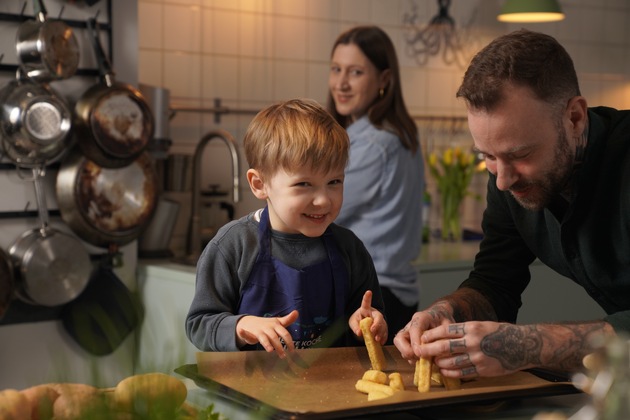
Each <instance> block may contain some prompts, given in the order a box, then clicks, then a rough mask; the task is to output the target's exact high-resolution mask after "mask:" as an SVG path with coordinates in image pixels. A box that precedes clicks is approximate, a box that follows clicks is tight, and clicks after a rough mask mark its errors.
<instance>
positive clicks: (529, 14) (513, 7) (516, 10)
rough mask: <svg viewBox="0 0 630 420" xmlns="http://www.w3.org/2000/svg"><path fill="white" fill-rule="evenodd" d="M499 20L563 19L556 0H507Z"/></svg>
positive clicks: (549, 20) (542, 20) (537, 20)
mask: <svg viewBox="0 0 630 420" xmlns="http://www.w3.org/2000/svg"><path fill="white" fill-rule="evenodd" d="M497 19H498V20H500V21H501V22H554V21H558V20H562V19H564V13H562V10H561V9H560V5H559V4H558V1H557V0H507V1H506V2H505V3H504V4H503V8H502V9H501V14H500V15H499V16H497Z"/></svg>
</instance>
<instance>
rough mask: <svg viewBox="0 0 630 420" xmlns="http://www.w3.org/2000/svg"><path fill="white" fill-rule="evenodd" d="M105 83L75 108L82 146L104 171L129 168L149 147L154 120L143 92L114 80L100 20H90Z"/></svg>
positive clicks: (78, 136)
mask: <svg viewBox="0 0 630 420" xmlns="http://www.w3.org/2000/svg"><path fill="white" fill-rule="evenodd" d="M88 28H89V29H90V30H91V32H92V36H91V38H92V41H93V46H94V51H95V53H96V59H97V61H98V64H99V71H100V75H101V81H100V82H99V83H97V84H96V85H94V86H92V87H90V88H89V89H88V90H87V91H86V92H85V93H84V94H83V95H82V96H81V98H79V100H78V101H77V103H76V105H75V126H76V133H77V138H78V139H79V140H78V144H79V147H80V148H81V151H82V152H83V154H84V155H85V156H87V157H88V158H89V159H90V160H92V161H93V162H94V163H96V164H97V165H99V166H101V167H103V168H121V167H123V166H126V165H129V164H130V163H131V162H133V161H134V160H135V159H136V158H137V157H138V156H140V154H141V153H142V152H143V151H144V150H145V149H146V148H147V146H148V144H149V141H150V140H151V138H152V137H153V131H154V120H153V114H152V113H151V109H150V108H149V106H148V104H147V103H146V101H145V99H144V97H143V96H142V93H141V92H140V91H139V90H138V89H136V88H134V87H132V86H130V85H128V84H124V83H120V82H116V81H115V80H114V72H113V71H112V69H111V65H110V63H109V61H108V60H107V57H105V53H104V52H103V48H102V46H101V43H100V40H99V31H98V29H97V27H96V20H95V19H90V20H88Z"/></svg>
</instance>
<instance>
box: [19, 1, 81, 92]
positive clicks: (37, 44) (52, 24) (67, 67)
mask: <svg viewBox="0 0 630 420" xmlns="http://www.w3.org/2000/svg"><path fill="white" fill-rule="evenodd" d="M33 11H34V13H35V19H34V20H27V21H25V22H22V23H21V24H20V26H19V27H18V31H17V42H16V46H15V49H16V52H17V55H18V59H19V61H20V65H21V67H22V68H23V69H24V71H25V73H26V75H27V76H28V77H30V78H32V79H35V80H37V81H50V80H55V79H67V78H69V77H71V76H73V75H74V74H75V73H76V70H77V67H78V65H79V44H78V43H77V40H76V38H75V36H74V33H73V32H72V29H71V28H70V27H69V26H68V25H66V24H65V23H64V22H62V21H60V20H48V19H47V18H46V8H45V7H44V4H43V2H42V0H33Z"/></svg>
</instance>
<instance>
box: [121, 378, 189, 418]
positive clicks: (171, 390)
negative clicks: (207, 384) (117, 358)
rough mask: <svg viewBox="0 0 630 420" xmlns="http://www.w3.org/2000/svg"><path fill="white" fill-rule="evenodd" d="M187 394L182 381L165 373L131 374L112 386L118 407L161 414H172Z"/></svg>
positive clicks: (130, 410) (165, 416) (144, 412)
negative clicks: (114, 386)
mask: <svg viewBox="0 0 630 420" xmlns="http://www.w3.org/2000/svg"><path fill="white" fill-rule="evenodd" d="M187 395H188V390H187V389H186V385H184V383H183V382H182V381H180V380H179V379H177V378H174V377H172V376H170V375H166V374H164V373H145V374H141V375H135V376H130V377H129V378H126V379H123V380H122V381H120V382H119V383H118V385H116V389H115V390H114V396H115V399H116V402H117V404H118V409H119V410H121V411H127V412H136V413H138V414H140V415H143V416H147V415H151V416H156V415H158V416H159V415H162V416H163V417H164V418H168V416H169V415H171V418H172V415H173V413H175V411H176V410H177V409H178V408H180V407H181V405H182V404H183V403H184V401H185V400H186V396H187Z"/></svg>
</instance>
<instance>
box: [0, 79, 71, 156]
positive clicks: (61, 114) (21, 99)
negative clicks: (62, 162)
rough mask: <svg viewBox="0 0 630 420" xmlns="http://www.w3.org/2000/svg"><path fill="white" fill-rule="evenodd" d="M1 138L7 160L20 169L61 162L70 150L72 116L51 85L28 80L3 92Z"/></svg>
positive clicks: (8, 87)
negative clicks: (58, 160) (59, 160)
mask: <svg viewBox="0 0 630 420" xmlns="http://www.w3.org/2000/svg"><path fill="white" fill-rule="evenodd" d="M0 104H2V107H0V134H1V136H0V137H1V142H2V148H3V150H4V153H5V154H6V156H7V157H8V158H9V159H10V160H11V161H12V162H14V163H15V164H16V165H18V166H21V167H24V168H35V167H42V166H45V165H48V164H50V163H52V162H54V161H56V160H57V159H59V158H60V157H61V156H62V155H63V153H64V152H65V151H66V150H67V148H68V147H69V145H70V143H71V141H72V136H70V135H69V134H70V129H71V126H72V114H71V112H70V109H69V108H68V106H67V105H66V103H65V102H64V100H63V99H61V98H60V97H59V96H58V95H56V94H55V92H54V91H53V90H52V89H51V88H50V87H49V86H47V85H45V84H41V83H35V82H34V81H32V80H31V79H28V78H26V77H24V74H23V73H22V71H21V70H20V69H18V71H17V74H16V79H15V80H13V81H11V82H9V83H8V84H7V85H6V86H5V87H4V88H3V89H2V90H1V91H0Z"/></svg>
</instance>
